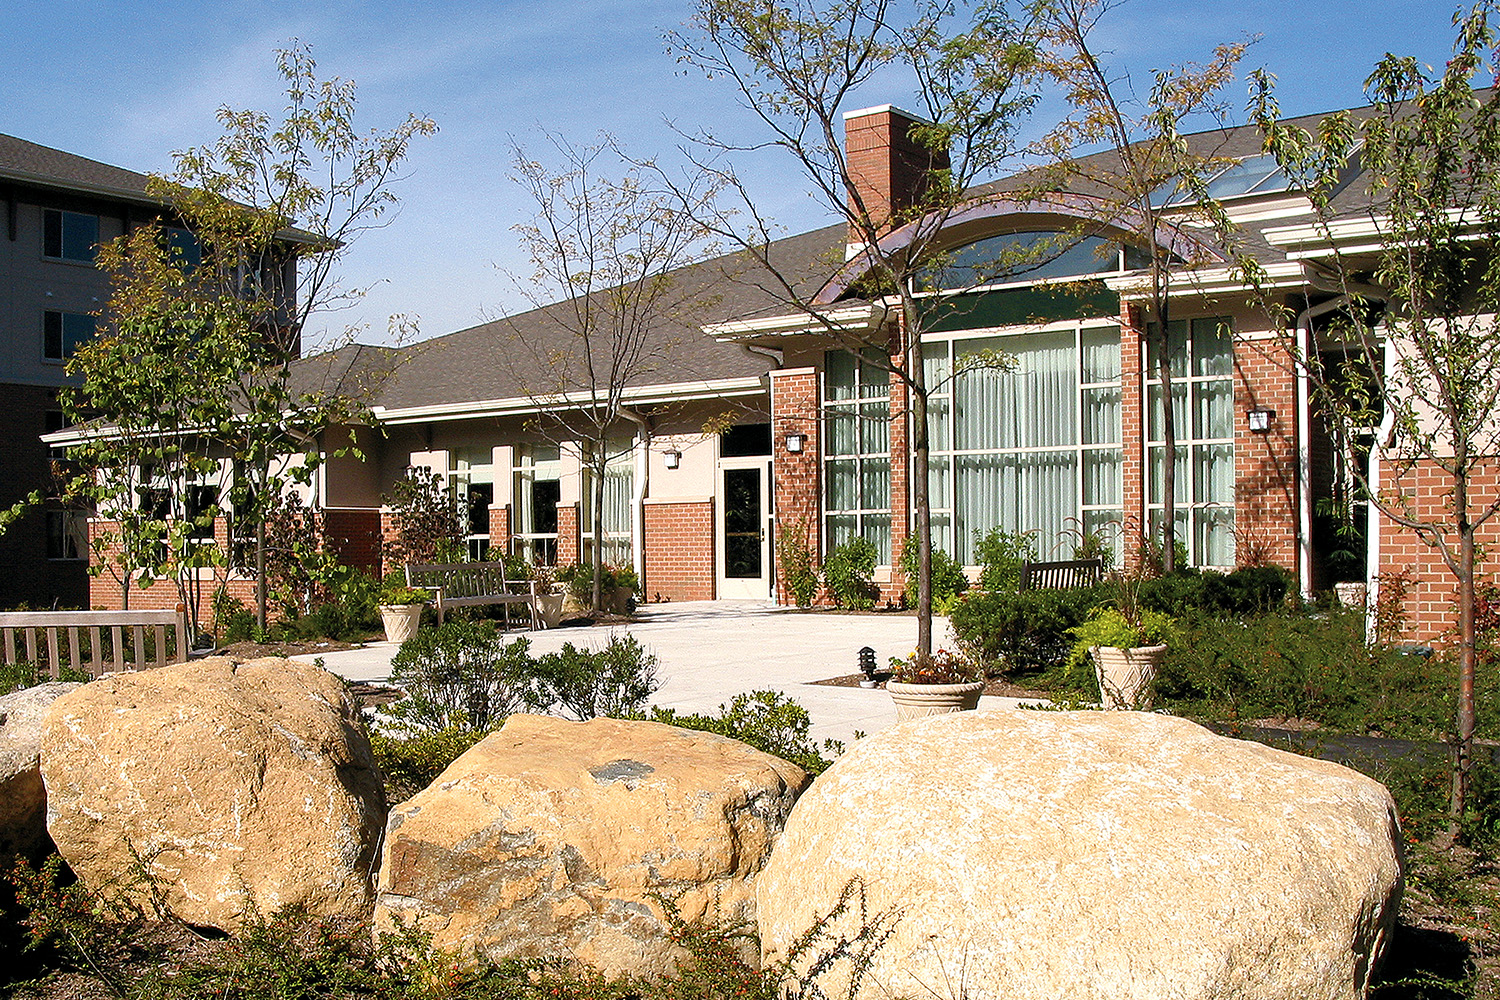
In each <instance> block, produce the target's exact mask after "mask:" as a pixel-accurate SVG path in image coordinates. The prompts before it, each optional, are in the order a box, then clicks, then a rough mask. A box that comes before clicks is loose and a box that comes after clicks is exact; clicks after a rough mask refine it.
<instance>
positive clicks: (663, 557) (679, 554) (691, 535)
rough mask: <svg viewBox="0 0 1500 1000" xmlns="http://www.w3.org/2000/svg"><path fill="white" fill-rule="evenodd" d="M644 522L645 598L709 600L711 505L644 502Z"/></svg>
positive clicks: (711, 590)
mask: <svg viewBox="0 0 1500 1000" xmlns="http://www.w3.org/2000/svg"><path fill="white" fill-rule="evenodd" d="M645 519H646V553H645V554H646V566H645V569H646V579H645V581H644V583H645V589H646V598H647V599H648V600H652V601H655V600H659V599H665V600H672V601H711V600H713V599H714V596H715V595H714V504H713V501H712V500H690V501H658V500H647V501H646V503H645ZM559 520H560V519H559ZM560 559H561V557H559V560H560Z"/></svg>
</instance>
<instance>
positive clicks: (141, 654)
mask: <svg viewBox="0 0 1500 1000" xmlns="http://www.w3.org/2000/svg"><path fill="white" fill-rule="evenodd" d="M169 631H170V633H171V635H170V641H169V634H168V633H169ZM190 648H191V647H190V646H189V643H188V627H187V610H186V609H185V608H184V607H183V606H182V605H180V604H179V605H178V606H177V610H175V611H6V612H0V662H4V663H16V662H18V661H20V660H29V661H30V662H32V663H35V664H37V665H38V666H41V665H42V663H44V662H45V663H46V664H47V665H48V668H49V671H48V672H49V673H50V674H51V676H52V679H53V680H57V679H58V678H59V677H61V676H62V669H63V668H64V667H67V668H69V669H71V670H77V671H80V672H85V673H88V674H89V675H90V676H93V677H98V676H99V675H100V674H102V673H105V672H106V670H114V671H121V670H142V669H145V668H146V667H164V666H166V665H167V664H169V663H182V662H184V661H185V660H187V658H188V650H189V649H190ZM169 650H170V652H169Z"/></svg>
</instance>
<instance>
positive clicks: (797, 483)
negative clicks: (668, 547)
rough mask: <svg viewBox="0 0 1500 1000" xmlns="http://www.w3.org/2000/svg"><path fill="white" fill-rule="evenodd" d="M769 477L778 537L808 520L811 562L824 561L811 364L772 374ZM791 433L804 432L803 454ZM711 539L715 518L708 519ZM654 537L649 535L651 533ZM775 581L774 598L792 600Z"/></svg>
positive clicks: (815, 377) (815, 384)
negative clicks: (792, 444)
mask: <svg viewBox="0 0 1500 1000" xmlns="http://www.w3.org/2000/svg"><path fill="white" fill-rule="evenodd" d="M771 411H772V412H771V430H772V437H771V441H772V448H771V452H772V458H771V466H772V467H771V475H772V478H773V479H774V480H775V492H776V530H777V533H778V538H779V536H780V531H781V528H782V526H783V525H789V524H795V523H796V522H797V521H799V520H800V521H805V522H806V524H807V546H808V548H809V549H810V550H811V551H812V554H813V562H814V563H815V564H821V563H822V554H821V552H820V551H819V544H820V539H821V537H822V532H821V531H820V530H819V520H820V518H821V517H822V506H821V498H822V490H821V488H820V485H819V482H818V476H819V464H818V463H819V459H818V448H819V443H818V435H819V430H820V426H819V423H818V374H817V371H816V370H815V369H812V368H793V369H787V370H784V371H773V372H772V373H771ZM788 434H802V435H805V437H806V441H805V442H804V443H803V445H802V453H801V454H800V455H793V454H791V453H789V452H788V451H787V450H786V448H785V447H784V445H783V444H782V442H784V441H786V436H787V435H788ZM709 531H710V535H709V537H712V521H710V522H709ZM647 537H648V538H649V537H650V533H649V532H648V533H647ZM780 576H781V574H780V572H779V571H778V573H777V580H776V600H777V602H778V603H780V604H791V603H792V596H791V593H790V592H789V591H788V590H787V589H786V586H785V583H784V582H783V581H782V580H781V579H780Z"/></svg>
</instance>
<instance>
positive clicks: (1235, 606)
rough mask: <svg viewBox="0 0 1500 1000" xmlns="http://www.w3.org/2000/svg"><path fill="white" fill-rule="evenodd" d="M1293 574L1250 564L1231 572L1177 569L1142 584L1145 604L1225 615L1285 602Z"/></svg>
mask: <svg viewBox="0 0 1500 1000" xmlns="http://www.w3.org/2000/svg"><path fill="white" fill-rule="evenodd" d="M1290 589H1291V575H1290V574H1289V573H1288V572H1287V571H1286V570H1284V569H1282V568H1280V567H1279V566H1247V567H1244V568H1242V569H1237V570H1235V571H1234V572H1232V573H1229V574H1224V573H1218V572H1215V571H1214V570H1203V571H1199V570H1195V569H1184V570H1178V571H1177V572H1175V573H1172V574H1170V575H1168V576H1163V577H1158V578H1156V579H1154V580H1146V581H1144V582H1143V583H1142V584H1141V586H1140V598H1139V599H1140V603H1141V605H1142V606H1143V607H1147V608H1150V609H1151V610H1153V611H1160V612H1161V613H1162V614H1166V615H1172V616H1173V617H1181V616H1183V615H1188V614H1192V613H1194V612H1203V613H1205V614H1209V615H1214V616H1218V617H1223V618H1233V617H1239V616H1241V615H1252V614H1263V613H1265V612H1267V611H1274V610H1275V609H1276V608H1278V607H1280V606H1281V605H1283V604H1284V603H1286V595H1287V592H1288V591H1289V590H1290Z"/></svg>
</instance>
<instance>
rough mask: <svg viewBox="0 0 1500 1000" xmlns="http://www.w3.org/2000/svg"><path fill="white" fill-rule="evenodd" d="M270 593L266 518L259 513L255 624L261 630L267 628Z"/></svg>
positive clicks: (256, 528) (256, 535)
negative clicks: (267, 607) (268, 585)
mask: <svg viewBox="0 0 1500 1000" xmlns="http://www.w3.org/2000/svg"><path fill="white" fill-rule="evenodd" d="M269 603H270V595H269V593H268V592H267V588H266V518H265V515H264V514H258V515H257V516H256V518H255V624H256V627H257V628H259V629H260V631H261V632H265V630H266V627H267V626H266V605H267V604H269Z"/></svg>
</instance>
